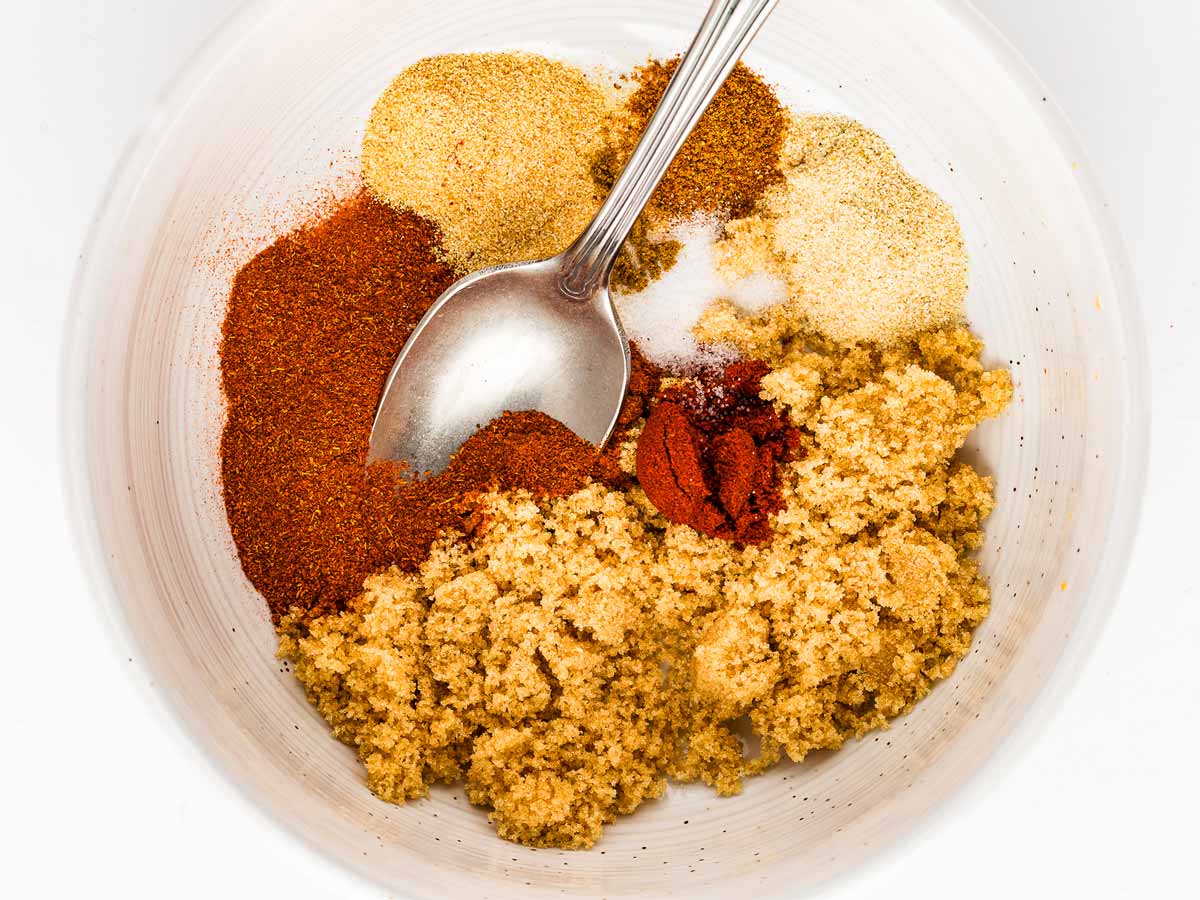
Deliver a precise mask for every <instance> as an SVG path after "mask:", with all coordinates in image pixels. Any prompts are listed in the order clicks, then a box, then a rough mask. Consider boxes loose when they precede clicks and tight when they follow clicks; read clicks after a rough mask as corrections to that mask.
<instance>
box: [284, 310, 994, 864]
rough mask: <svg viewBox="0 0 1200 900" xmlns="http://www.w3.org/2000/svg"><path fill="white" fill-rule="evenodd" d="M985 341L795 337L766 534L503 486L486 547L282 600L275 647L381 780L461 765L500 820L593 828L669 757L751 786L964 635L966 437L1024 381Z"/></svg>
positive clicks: (517, 837)
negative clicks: (755, 538)
mask: <svg viewBox="0 0 1200 900" xmlns="http://www.w3.org/2000/svg"><path fill="white" fill-rule="evenodd" d="M980 350H981V344H980V343H979V342H978V341H977V340H976V339H975V338H974V337H972V336H971V335H970V334H969V333H968V332H967V331H965V329H947V330H943V331H939V332H932V333H928V334H924V335H921V336H920V337H919V338H917V339H915V340H912V341H908V342H903V343H901V344H898V345H895V346H893V347H890V348H887V349H884V348H880V347H878V346H874V345H860V346H855V347H838V346H836V345H831V344H828V343H825V342H822V340H821V339H820V338H818V337H817V336H815V335H812V334H807V333H797V332H791V333H788V334H786V335H784V336H783V337H782V340H781V341H780V342H779V343H777V344H776V345H775V347H774V351H773V352H774V354H775V357H776V359H777V361H778V366H777V368H776V370H775V371H774V372H772V373H771V374H769V375H767V376H765V377H764V379H763V393H764V395H765V396H767V397H768V398H769V399H770V400H771V401H772V402H774V403H776V404H778V406H779V408H780V409H781V410H782V411H783V412H784V413H785V414H786V415H787V416H788V418H790V419H791V421H793V422H794V423H796V424H797V425H798V426H799V427H802V429H803V432H804V435H805V438H804V440H805V444H806V453H805V455H804V456H803V457H802V458H799V459H796V460H794V461H792V462H790V463H786V464H785V465H784V467H783V477H782V479H781V485H780V489H781V492H782V497H783V507H782V509H781V511H780V512H779V513H778V514H777V516H776V517H775V518H774V520H773V528H774V537H773V540H772V541H771V542H769V543H766V544H761V545H759V544H755V545H738V544H734V543H731V542H729V541H724V540H719V539H714V538H710V537H707V536H705V535H703V534H701V533H699V532H697V531H696V530H695V529H693V528H690V527H688V526H687V525H680V524H674V523H671V522H669V521H668V520H666V519H664V518H663V517H662V516H661V515H659V513H658V512H657V511H656V510H655V509H654V507H653V506H652V505H651V504H650V503H649V502H648V501H647V499H646V497H645V495H644V494H642V492H641V491H640V490H639V489H637V488H636V487H635V488H634V489H632V490H628V491H626V490H617V489H613V488H610V487H607V486H605V485H602V484H599V483H596V482H593V483H591V484H589V485H587V486H586V487H584V488H582V489H581V490H579V491H577V492H575V493H573V494H571V495H569V496H566V497H562V498H558V499H553V500H541V501H538V500H536V499H535V498H533V497H531V496H530V495H529V494H528V493H525V492H520V491H518V492H509V493H496V494H491V495H489V496H488V498H486V499H485V501H484V508H485V511H486V515H485V516H484V522H483V524H482V525H481V527H480V529H479V530H478V531H477V532H476V534H475V535H474V539H473V541H472V542H471V544H470V545H469V546H468V545H466V544H463V543H462V542H458V541H454V540H444V541H442V542H440V543H438V544H437V545H435V547H434V548H433V552H432V554H431V555H430V557H429V559H428V560H427V561H426V562H425V563H424V564H423V566H422V567H421V569H420V571H419V572H418V573H405V572H402V571H400V570H398V569H391V570H389V571H388V572H386V573H384V574H382V575H380V576H377V577H374V578H371V579H369V580H368V581H367V583H366V588H365V591H364V592H363V593H362V594H361V595H360V596H359V597H358V598H357V599H356V600H355V601H354V603H353V604H352V605H351V607H350V608H349V609H348V610H346V611H345V612H342V613H339V614H336V615H331V616H324V617H320V618H317V619H314V620H311V621H308V622H305V621H303V620H301V619H299V618H289V619H286V620H284V622H283V623H282V624H281V631H280V635H281V637H280V653H281V655H282V656H283V657H284V658H286V659H289V660H291V661H292V663H293V666H294V670H295V672H296V675H297V677H298V678H299V679H300V680H301V682H302V683H303V684H304V685H305V688H306V690H307V691H308V695H309V697H310V699H311V700H312V702H313V703H314V704H316V706H317V708H318V709H319V710H320V711H321V713H322V715H324V716H325V717H326V718H327V719H328V720H329V721H330V723H331V725H332V726H333V729H334V733H335V735H337V737H339V738H340V739H341V740H343V741H345V742H346V743H348V744H350V745H351V746H352V747H354V748H355V749H356V750H357V752H358V755H359V758H360V759H361V760H362V761H363V763H364V765H365V766H366V769H367V781H368V785H369V786H370V788H371V789H372V790H373V791H375V792H376V793H377V794H379V796H381V797H383V798H384V799H386V800H391V801H393V802H403V801H405V800H406V799H411V798H413V797H418V796H421V795H422V794H423V793H424V792H425V790H426V788H427V785H429V784H431V783H433V782H438V781H446V782H454V781H458V780H460V779H462V780H465V782H466V789H467V796H468V797H469V798H470V800H471V802H473V803H476V804H478V805H480V806H483V807H485V808H487V809H489V810H490V811H491V819H492V822H493V823H494V825H495V826H496V829H497V831H498V832H499V833H500V835H501V836H503V837H505V838H508V839H509V840H514V841H520V842H522V843H526V844H531V845H533V846H555V847H587V846H590V845H592V844H593V843H594V842H595V841H596V840H597V839H598V838H599V837H600V834H601V831H602V829H603V826H604V825H605V824H606V823H608V822H611V821H612V820H613V819H614V818H615V817H616V816H617V815H620V814H625V813H629V812H632V811H633V810H634V809H635V808H637V807H638V806H639V805H640V804H641V803H643V802H645V801H646V800H648V799H651V798H654V797H657V796H659V795H660V794H661V793H662V791H663V787H664V784H665V780H666V779H667V778H668V777H672V778H676V779H680V780H684V781H703V782H705V783H707V784H710V785H712V786H713V787H714V788H715V789H716V790H717V791H719V792H720V793H723V794H729V793H736V792H737V791H738V790H739V789H740V786H741V781H742V779H743V778H745V777H747V776H750V775H753V774H755V773H757V772H760V771H762V770H763V769H765V768H766V767H768V766H770V765H771V764H772V763H773V762H774V761H776V760H777V759H779V758H780V756H781V755H783V754H786V755H788V756H789V757H790V758H792V759H795V760H800V759H803V758H804V757H805V755H806V754H808V753H809V752H810V751H812V750H817V749H834V748H837V747H840V746H841V745H842V744H843V743H844V742H845V741H846V740H847V739H850V738H854V737H861V736H862V735H863V734H865V733H867V732H868V731H870V730H872V729H875V728H880V727H883V726H884V725H886V724H887V722H888V720H889V719H891V718H893V717H894V716H897V715H900V714H902V713H904V712H906V711H907V710H908V709H910V708H911V707H912V706H913V704H914V703H916V702H917V701H918V700H920V699H921V698H922V697H923V696H924V695H925V694H926V693H927V692H928V691H929V689H930V687H931V686H932V685H933V683H934V682H935V681H936V680H937V679H940V678H944V677H946V676H947V675H949V674H950V672H951V671H953V669H954V666H955V665H956V663H957V662H958V661H959V660H960V659H961V658H962V657H963V656H964V655H965V654H966V653H967V650H968V648H969V645H970V640H971V632H972V630H973V629H974V627H975V626H976V625H978V624H979V622H981V621H982V620H983V618H984V616H985V615H986V614H987V610H988V590H987V586H986V584H985V583H984V581H983V579H982V577H981V575H980V573H979V569H978V566H977V564H976V563H975V562H974V561H973V560H972V559H971V558H970V556H969V551H970V550H971V549H973V548H974V547H977V546H978V545H979V541H980V527H981V522H982V520H983V518H984V517H985V516H986V515H987V514H988V513H989V512H990V510H991V508H992V487H991V483H990V481H989V480H988V479H987V478H986V477H984V476H981V475H980V474H978V473H977V472H976V471H975V470H974V469H972V468H971V466H970V465H968V464H967V463H965V462H963V461H961V460H958V459H956V458H955V452H956V450H957V449H958V448H959V447H960V446H961V445H962V443H963V441H964V440H965V439H966V437H967V434H968V433H969V432H970V431H971V430H972V429H973V428H974V427H975V425H976V424H978V423H979V422H980V421H981V420H982V419H984V418H986V417H989V416H993V415H996V414H998V413H999V412H1000V411H1001V410H1002V409H1003V407H1004V406H1005V404H1006V403H1007V402H1008V398H1009V396H1010V394H1011V386H1010V384H1009V381H1008V377H1007V374H1006V373H1004V372H1002V371H997V372H988V371H984V369H983V367H982V366H981V365H980V363H979V353H980ZM664 672H665V673H666V675H665V677H664ZM739 720H744V721H748V722H749V724H750V727H751V728H752V729H753V731H754V733H755V734H756V735H757V736H758V738H759V740H760V742H761V747H762V749H761V751H760V753H759V755H758V756H757V757H755V758H748V757H747V755H746V749H745V747H744V745H743V742H742V740H741V739H740V738H739V737H738V736H737V731H736V724H737V722H738V721H739Z"/></svg>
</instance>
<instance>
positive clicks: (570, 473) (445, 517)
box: [220, 195, 659, 620]
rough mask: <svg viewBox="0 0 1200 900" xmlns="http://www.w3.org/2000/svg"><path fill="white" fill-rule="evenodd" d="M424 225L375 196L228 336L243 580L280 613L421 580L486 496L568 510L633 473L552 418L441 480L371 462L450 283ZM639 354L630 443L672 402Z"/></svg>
mask: <svg viewBox="0 0 1200 900" xmlns="http://www.w3.org/2000/svg"><path fill="white" fill-rule="evenodd" d="M454 274H455V273H454V272H453V271H451V269H450V268H448V267H447V266H446V265H445V264H444V263H443V262H441V261H440V259H439V255H438V234H437V231H436V230H435V229H434V227H433V226H432V225H431V224H430V223H429V222H427V221H426V220H424V219H422V218H420V217H418V216H416V215H414V214H411V213H405V212H397V211H396V210H393V209H391V208H390V207H387V206H385V205H383V204H382V203H379V202H378V201H376V200H373V199H371V198H370V197H368V196H366V195H362V196H359V197H356V198H354V199H352V200H350V201H348V202H347V203H345V204H344V205H343V206H342V207H341V208H339V209H338V210H336V211H335V212H334V213H333V214H332V215H331V216H330V217H329V218H327V219H325V220H323V221H321V222H319V223H317V224H315V225H312V226H310V227H308V228H304V229H301V230H300V231H297V232H295V233H293V234H290V235H287V236H285V237H282V238H280V239H279V240H277V241H276V242H275V243H274V244H272V245H271V246H270V247H268V248H267V249H266V250H264V251H263V252H262V253H260V254H259V255H258V256H256V257H255V258H254V259H253V260H251V261H250V262H249V263H247V264H246V265H245V266H244V267H243V268H242V269H241V271H239V272H238V274H237V276H236V278H235V279H234V283H233V289H232V291H231V293H230V297H229V304H228V308H227V312H226V316H225V321H224V325H223V329H222V339H221V347H220V355H221V383H222V387H223V389H224V393H225V399H226V403H227V409H228V419H227V423H226V426H225V431H224V434H223V435H222V440H221V474H222V486H223V494H224V500H225V510H226V514H227V517H228V520H229V527H230V531H231V532H232V534H233V540H234V544H235V545H236V547H237V551H238V556H239V557H240V559H241V563H242V569H243V571H244V572H245V573H246V577H247V578H249V580H250V581H251V583H252V584H253V585H254V586H255V587H256V588H257V589H258V590H259V592H260V593H261V594H262V595H263V597H264V598H265V599H266V601H267V604H268V605H269V607H270V609H271V613H272V616H273V617H274V618H275V619H276V620H278V618H279V617H280V616H282V615H284V614H285V613H287V612H289V611H298V612H299V613H300V614H301V615H302V616H304V617H305V618H309V617H312V616H315V615H321V614H324V613H330V612H335V611H339V610H341V609H343V608H344V607H345V604H346V602H347V601H348V600H350V599H351V598H352V597H354V596H356V595H357V594H358V593H360V592H361V590H362V585H363V580H364V579H365V578H366V577H367V576H368V575H370V574H372V573H374V572H378V571H380V570H382V569H385V568H387V567H388V566H391V565H397V566H399V567H400V568H401V569H403V570H406V571H411V570H414V569H416V568H417V567H418V566H419V565H420V564H421V563H422V562H423V561H424V560H425V558H426V556H427V555H428V552H429V547H430V545H431V544H432V543H433V541H434V540H436V539H437V537H438V536H439V535H440V534H442V533H443V532H445V531H447V530H462V529H464V528H465V527H466V526H467V524H468V523H469V520H470V518H471V514H472V508H471V504H470V502H469V500H470V498H471V497H473V496H476V495H478V494H480V493H482V492H484V491H487V490H490V489H493V488H495V489H501V490H514V489H521V488H523V489H525V490H529V491H531V492H532V493H534V494H535V495H539V496H557V495H560V494H565V493H570V492H572V491H574V490H576V489H577V488H579V487H582V486H583V484H584V483H586V481H587V480H588V479H596V480H604V481H610V482H612V481H616V480H619V479H621V478H622V477H623V476H622V474H621V472H620V470H619V468H618V467H617V464H616V459H615V453H616V449H615V448H616V447H618V446H619V442H620V438H619V436H618V438H617V439H615V440H614V441H613V442H612V443H611V444H610V448H612V449H611V450H610V451H607V452H606V453H605V454H604V455H600V454H598V453H597V452H596V449H595V448H594V447H593V446H592V445H591V444H588V443H586V442H585V441H583V440H582V439H581V438H579V437H578V436H576V435H575V434H574V433H572V432H571V431H570V430H569V429H567V428H566V426H564V425H561V424H560V423H558V422H556V421H554V420H553V419H550V418H549V417H547V416H545V415H542V414H540V413H514V414H507V415H505V416H503V417H501V418H500V419H498V420H496V421H495V422H493V423H491V424H490V425H488V426H487V427H486V428H484V429H482V430H481V431H480V432H479V433H478V434H476V435H475V436H474V437H472V438H471V439H470V440H469V441H468V442H467V443H466V444H465V445H464V446H463V447H462V448H461V449H460V450H459V452H458V453H457V454H456V456H455V457H454V459H453V460H452V461H451V463H450V465H449V466H448V468H447V469H446V471H445V472H443V473H442V474H440V475H438V476H437V477H436V478H430V479H423V480H418V481H415V482H412V483H408V482H405V481H404V479H403V477H402V476H403V473H402V472H401V470H400V468H399V467H398V466H395V465H389V464H383V465H371V466H368V465H367V445H368V440H369V437H370V432H371V423H372V420H373V418H374V415H375V407H376V405H377V404H378V402H379V394H380V391H382V389H383V383H384V379H385V378H386V377H387V374H388V372H389V371H390V370H391V367H392V364H393V363H394V362H395V359H396V356H397V354H398V353H399V352H400V348H401V347H402V346H403V344H404V341H405V340H406V339H407V338H408V336H409V334H410V333H411V332H412V330H413V328H414V327H415V326H416V324H417V322H418V321H419V320H420V318H421V316H422V315H423V314H424V312H425V310H426V309H428V308H429V305H430V304H431V303H432V302H433V301H434V300H435V299H436V298H437V296H438V295H439V294H440V293H441V292H442V291H443V290H445V288H446V287H448V286H449V285H450V283H451V282H452V281H453V279H454ZM658 380H659V379H658V374H657V371H656V370H655V369H654V368H653V367H652V366H649V365H648V364H647V363H645V361H644V360H643V359H641V357H640V355H638V354H635V356H634V379H633V382H632V384H631V386H630V387H631V390H630V394H629V396H628V397H627V400H626V405H625V409H624V412H623V414H622V419H621V427H622V429H624V428H626V427H628V425H630V424H631V423H633V422H635V421H637V420H638V419H640V418H641V415H642V412H643V409H644V407H645V402H646V400H647V398H648V397H650V396H652V395H653V394H654V393H655V392H656V391H657V390H658Z"/></svg>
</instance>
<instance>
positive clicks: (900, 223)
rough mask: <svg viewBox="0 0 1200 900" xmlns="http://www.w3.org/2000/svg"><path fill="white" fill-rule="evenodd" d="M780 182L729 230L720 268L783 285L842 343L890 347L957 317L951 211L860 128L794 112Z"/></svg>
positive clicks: (962, 292) (958, 260)
mask: <svg viewBox="0 0 1200 900" xmlns="http://www.w3.org/2000/svg"><path fill="white" fill-rule="evenodd" d="M781 168H782V169H783V172H784V182H783V184H781V185H778V186H776V187H773V188H771V189H769V190H768V192H767V193H766V195H765V196H764V197H763V198H762V200H761V201H760V202H759V205H758V208H757V209H756V210H755V213H754V214H753V215H751V216H749V217H748V218H745V219H740V220H737V221H735V222H731V223H729V224H728V225H727V226H726V233H727V236H728V239H727V240H725V241H724V242H722V243H720V244H718V245H717V262H718V266H719V268H720V269H721V270H722V271H723V272H725V273H727V274H728V275H730V276H735V277H741V276H746V275H752V274H755V273H758V272H762V271H768V272H773V273H775V274H778V275H780V276H781V277H783V278H784V279H785V280H786V281H787V284H788V289H789V303H788V309H789V311H790V312H791V313H792V314H793V315H799V314H803V315H804V316H806V317H807V321H808V325H809V327H811V328H813V329H815V330H817V331H820V332H821V333H822V334H824V335H826V336H827V337H829V338H832V339H834V340H837V341H844V342H853V341H877V342H887V341H893V340H897V339H900V338H906V337H911V336H912V335H914V334H917V333H918V332H921V331H929V330H932V329H936V328H942V327H945V326H947V325H952V324H959V323H961V322H962V321H963V319H964V309H963V303H964V298H965V297H966V292H967V252H966V245H965V244H964V242H963V237H962V233H961V231H960V229H959V225H958V221H957V220H956V219H955V218H954V214H953V212H952V211H951V209H950V207H949V206H948V205H947V204H946V203H945V202H944V201H943V200H941V198H939V197H938V196H937V195H936V194H934V193H933V192H932V191H930V190H929V189H928V188H926V187H924V186H923V185H921V184H919V183H918V182H916V181H915V180H913V178H912V177H911V176H909V175H908V173H907V172H905V171H904V169H903V168H901V166H900V164H899V162H898V161H897V160H896V156H895V154H894V153H892V151H891V149H890V148H889V147H888V146H887V144H886V143H885V142H884V141H883V139H882V138H880V137H879V136H878V135H877V134H875V133H874V132H872V131H870V130H868V129H867V128H865V127H863V126H862V125H860V124H859V123H857V122H855V121H853V120H851V119H847V118H843V117H841V116H832V115H802V116H793V117H792V120H791V122H790V125H789V128H788V133H787V138H786V141H785V145H784V150H783V156H782V160H781Z"/></svg>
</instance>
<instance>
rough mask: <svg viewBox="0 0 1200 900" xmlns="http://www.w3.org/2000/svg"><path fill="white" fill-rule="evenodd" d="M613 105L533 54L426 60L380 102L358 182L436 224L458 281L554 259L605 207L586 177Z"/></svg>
mask: <svg viewBox="0 0 1200 900" xmlns="http://www.w3.org/2000/svg"><path fill="white" fill-rule="evenodd" d="M614 103H615V101H614V99H613V97H612V93H611V91H606V90H605V89H604V88H603V87H601V86H600V85H599V84H598V83H597V82H594V81H592V80H590V79H589V78H587V77H586V76H585V75H584V74H583V73H582V72H581V71H580V70H579V69H576V68H574V67H573V66H569V65H567V64H565V63H561V62H557V61H554V60H550V59H546V58H545V57H542V56H537V55H534V54H529V53H457V54H447V55H443V56H433V57H428V58H426V59H422V60H421V61H419V62H417V63H415V64H414V65H412V66H410V67H409V68H407V69H405V70H404V71H403V72H402V73H401V74H400V75H399V76H398V77H397V78H396V79H395V81H393V82H392V84H391V85H390V86H389V87H388V89H387V90H386V91H384V93H383V94H382V95H381V96H380V97H379V99H378V100H377V101H376V103H375V107H374V109H373V110H372V111H371V117H370V120H369V121H368V123H367V130H366V136H365V138H364V140H363V149H362V167H363V178H364V180H365V181H366V184H367V187H368V188H369V189H370V191H371V192H372V193H373V194H374V195H375V196H376V197H377V198H379V199H380V200H382V201H383V202H385V203H387V204H389V205H391V206H394V207H397V208H399V209H409V210H412V211H414V212H416V213H418V214H420V215H422V216H425V217H426V218H428V219H431V220H432V221H433V222H434V223H435V224H436V225H437V226H438V227H439V228H440V229H441V232H442V248H443V250H444V252H445V254H446V256H447V258H448V259H449V260H450V261H451V262H452V263H453V264H454V265H456V266H457V267H458V268H460V269H461V270H463V271H470V270H474V269H478V268H481V267H483V266H490V265H495V264H498V263H505V262H515V261H518V260H525V259H536V258H539V257H543V256H552V255H554V254H555V253H558V252H559V251H560V250H563V249H565V248H566V246H567V245H568V244H569V243H570V242H571V241H572V240H573V239H574V238H575V237H576V236H577V235H578V234H579V233H580V232H581V231H582V230H583V228H584V226H585V225H586V224H587V223H588V222H589V221H590V220H591V218H592V215H593V214H594V213H595V211H596V209H597V208H598V207H599V204H600V201H601V200H602V199H603V193H602V192H601V191H600V189H599V188H598V187H597V186H596V184H595V182H594V181H593V180H592V177H591V168H590V167H591V162H592V159H593V158H594V157H595V156H596V154H597V152H598V151H599V149H600V147H601V146H602V145H603V144H604V140H605V134H606V130H607V124H606V123H607V120H608V116H609V115H610V113H611V111H612V107H613V105H614Z"/></svg>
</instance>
